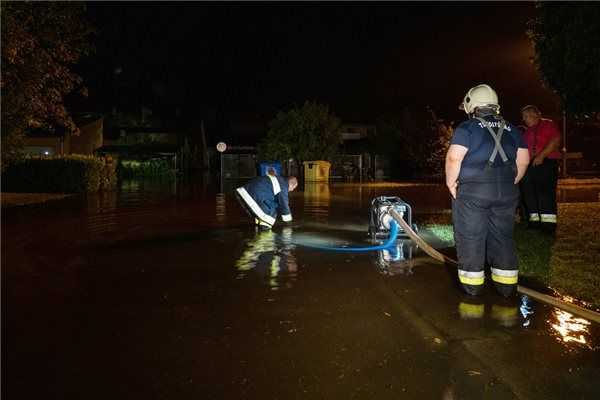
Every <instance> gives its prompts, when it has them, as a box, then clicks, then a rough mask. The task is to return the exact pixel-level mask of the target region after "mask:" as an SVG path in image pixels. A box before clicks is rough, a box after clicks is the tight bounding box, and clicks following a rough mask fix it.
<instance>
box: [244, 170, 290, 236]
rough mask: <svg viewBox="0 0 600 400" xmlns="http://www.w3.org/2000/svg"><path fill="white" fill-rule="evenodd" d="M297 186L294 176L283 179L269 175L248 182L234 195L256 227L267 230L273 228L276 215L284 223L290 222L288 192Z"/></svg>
mask: <svg viewBox="0 0 600 400" xmlns="http://www.w3.org/2000/svg"><path fill="white" fill-rule="evenodd" d="M297 186H298V180H297V179H296V177H294V176H290V177H289V178H284V177H282V176H277V175H275V174H274V173H269V174H267V175H266V176H259V177H256V178H254V179H252V180H250V181H249V182H248V183H246V184H245V185H244V186H241V187H239V188H237V189H236V191H235V193H236V197H237V198H238V201H239V202H240V204H241V205H242V207H243V208H244V209H245V210H246V212H247V213H248V214H249V215H250V216H251V217H253V218H254V223H255V224H256V226H257V227H258V228H260V229H261V230H268V229H271V228H272V227H273V224H275V220H276V219H277V216H278V215H281V219H282V220H283V221H284V222H290V221H291V220H292V212H291V210H290V203H289V192H292V191H294V189H296V187H297Z"/></svg>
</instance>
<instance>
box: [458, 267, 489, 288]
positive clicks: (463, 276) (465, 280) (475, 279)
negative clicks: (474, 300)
mask: <svg viewBox="0 0 600 400" xmlns="http://www.w3.org/2000/svg"><path fill="white" fill-rule="evenodd" d="M458 280H459V281H460V283H462V284H465V285H472V286H479V285H483V283H484V281H485V275H484V273H483V270H481V271H476V272H474V271H465V270H463V269H459V270H458Z"/></svg>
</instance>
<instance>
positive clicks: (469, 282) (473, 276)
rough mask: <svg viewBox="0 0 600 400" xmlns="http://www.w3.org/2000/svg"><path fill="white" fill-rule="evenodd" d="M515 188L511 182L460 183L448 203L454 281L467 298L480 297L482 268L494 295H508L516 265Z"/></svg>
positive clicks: (482, 279) (511, 291)
mask: <svg viewBox="0 0 600 400" xmlns="http://www.w3.org/2000/svg"><path fill="white" fill-rule="evenodd" d="M518 202H519V189H518V187H517V185H515V184H513V183H511V182H503V183H465V184H460V185H459V187H458V192H457V196H456V199H455V200H453V201H452V222H453V224H454V240H455V242H456V252H457V255H458V279H459V281H460V283H461V285H462V287H463V288H464V290H465V291H466V292H467V293H468V294H471V295H478V294H481V292H482V290H483V287H484V281H485V271H484V268H485V265H486V263H487V265H489V266H490V268H491V276H492V280H493V281H494V285H495V287H496V289H497V290H498V292H499V293H500V294H502V295H503V296H506V297H508V296H510V295H512V294H513V293H514V292H515V290H516V286H517V279H518V265H517V254H516V249H515V243H514V240H513V228H514V221H515V209H516V207H517V204H518Z"/></svg>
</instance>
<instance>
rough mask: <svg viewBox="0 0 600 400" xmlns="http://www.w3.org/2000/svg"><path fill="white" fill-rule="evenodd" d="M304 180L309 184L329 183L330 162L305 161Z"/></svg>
mask: <svg viewBox="0 0 600 400" xmlns="http://www.w3.org/2000/svg"><path fill="white" fill-rule="evenodd" d="M303 164H304V180H305V181H307V182H328V181H329V169H330V168H331V163H330V162H329V161H322V160H319V161H304V163H303Z"/></svg>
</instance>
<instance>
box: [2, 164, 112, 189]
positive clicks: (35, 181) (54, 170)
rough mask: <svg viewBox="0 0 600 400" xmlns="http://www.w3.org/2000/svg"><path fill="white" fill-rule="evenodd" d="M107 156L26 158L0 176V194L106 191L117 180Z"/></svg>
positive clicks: (9, 167) (12, 165)
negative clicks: (0, 187)
mask: <svg viewBox="0 0 600 400" xmlns="http://www.w3.org/2000/svg"><path fill="white" fill-rule="evenodd" d="M116 164H117V163H116V161H115V160H113V159H112V158H110V157H106V158H104V157H94V156H85V155H68V156H56V157H27V158H25V159H23V160H20V161H17V162H15V163H13V164H11V165H10V166H8V168H7V169H6V171H4V173H3V174H2V191H3V192H16V193H84V192H97V191H99V190H109V189H112V188H114V187H115V185H116V181H117V175H116Z"/></svg>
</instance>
